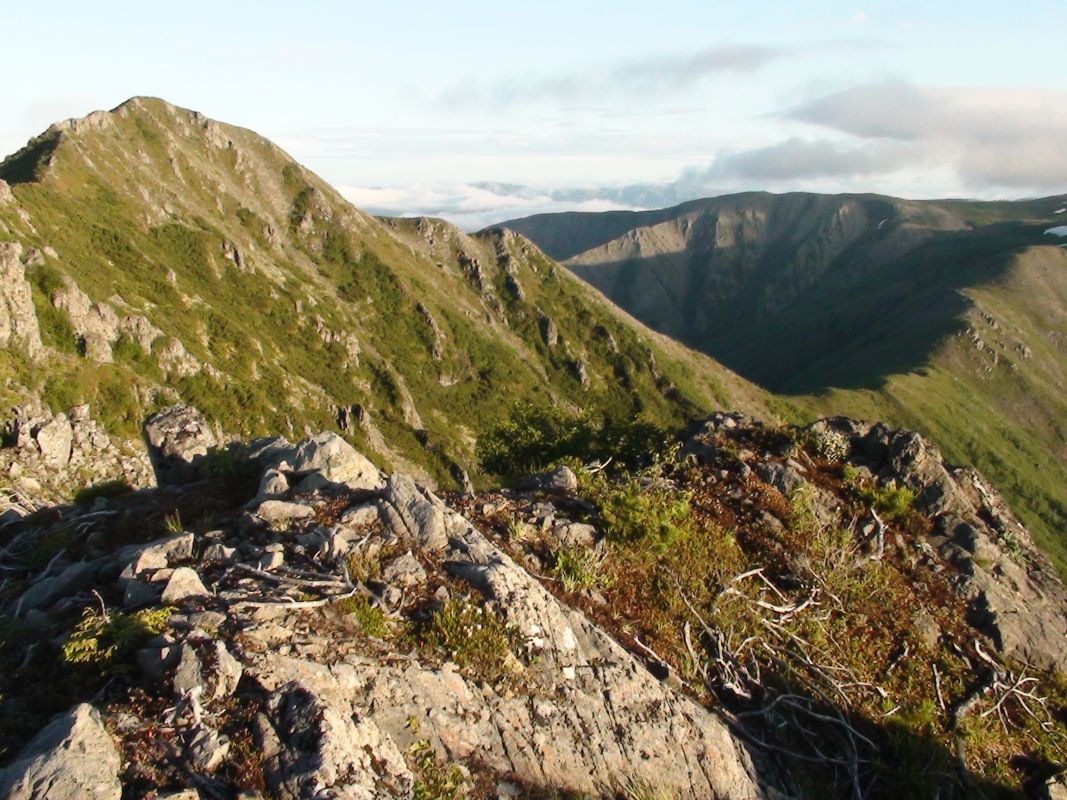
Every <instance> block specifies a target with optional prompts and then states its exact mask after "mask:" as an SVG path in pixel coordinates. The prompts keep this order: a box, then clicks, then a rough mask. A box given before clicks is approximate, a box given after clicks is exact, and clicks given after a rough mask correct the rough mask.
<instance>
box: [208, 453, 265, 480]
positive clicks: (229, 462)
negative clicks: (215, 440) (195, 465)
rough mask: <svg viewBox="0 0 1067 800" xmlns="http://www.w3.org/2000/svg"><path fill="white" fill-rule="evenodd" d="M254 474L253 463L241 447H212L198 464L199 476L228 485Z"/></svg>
mask: <svg viewBox="0 0 1067 800" xmlns="http://www.w3.org/2000/svg"><path fill="white" fill-rule="evenodd" d="M254 473H255V462H253V461H252V460H251V459H250V458H249V457H248V450H247V448H246V447H244V446H243V445H241V446H238V445H231V446H229V447H213V448H211V449H210V450H208V451H207V454H206V455H205V456H204V458H203V460H202V461H201V462H200V474H201V475H203V476H204V477H205V478H214V479H216V480H221V481H225V482H228V483H234V482H239V481H242V480H245V479H247V478H249V477H251V476H253V474H254Z"/></svg>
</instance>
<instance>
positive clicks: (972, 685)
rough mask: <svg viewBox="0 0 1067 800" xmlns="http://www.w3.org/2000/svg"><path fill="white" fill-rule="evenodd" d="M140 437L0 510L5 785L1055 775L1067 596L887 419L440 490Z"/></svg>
mask: <svg viewBox="0 0 1067 800" xmlns="http://www.w3.org/2000/svg"><path fill="white" fill-rule="evenodd" d="M82 414H83V412H82V411H75V412H74V413H73V414H72V415H70V416H71V417H74V418H80V416H81V415H82ZM66 419H68V418H60V423H59V424H62V423H63V422H64V421H65V420H66ZM55 424H57V423H56V422H55V421H54V420H53V421H51V422H44V423H43V424H37V425H36V426H34V425H30V426H29V430H30V431H33V430H36V431H37V433H36V434H33V433H31V434H29V435H28V436H27V437H21V438H20V437H16V439H14V440H13V441H12V444H11V445H10V446H9V447H8V448H7V449H6V451H5V452H14V453H25V452H27V450H28V448H31V447H37V448H38V449H39V450H41V455H40V457H41V458H44V455H43V453H44V451H46V450H48V448H49V444H48V443H50V442H51V439H50V437H49V436H48V435H45V436H43V437H42V436H41V434H40V431H42V430H48V429H49V427H50V426H52V425H55ZM83 424H84V423H83ZM15 425H16V428H17V429H18V430H25V429H26V426H25V423H22V422H20V421H18V420H16V423H15ZM78 438H79V437H78V436H75V437H73V439H78ZM144 438H145V441H146V442H147V443H148V454H149V457H150V461H151V464H152V465H153V466H154V467H155V473H154V475H155V477H156V478H157V481H156V482H155V485H150V486H146V487H145V488H141V489H132V488H128V489H127V490H126V491H124V492H120V493H111V494H108V493H104V494H98V495H97V496H95V497H92V498H85V499H83V501H82V502H81V503H77V504H72V503H56V504H52V505H46V504H45V503H44V501H43V499H42V503H41V507H39V508H38V510H37V511H35V512H34V513H32V514H29V515H27V516H25V517H18V518H15V517H11V518H9V519H8V520H6V523H7V524H5V525H4V526H3V527H2V528H0V537H2V539H0V541H2V543H3V550H2V555H0V558H2V563H0V566H2V567H3V570H4V578H5V579H4V582H3V586H2V595H0V601H2V603H3V617H2V622H3V627H2V632H3V636H4V647H3V650H2V656H0V658H2V660H0V681H2V683H0V693H2V694H0V703H2V711H3V713H2V715H0V718H2V719H3V724H2V726H0V757H2V758H3V761H4V763H5V765H6V766H5V767H4V769H3V770H2V771H0V786H2V787H3V790H4V793H5V796H8V797H13V798H79V797H98V798H114V799H115V800H118V799H119V798H125V797H159V798H162V797H168V798H183V800H193V798H229V797H241V798H245V800H250V798H254V797H260V798H267V797H269V798H294V799H295V798H310V797H321V798H325V797H337V798H341V797H345V798H377V797H415V798H459V797H500V798H513V797H530V798H549V797H553V798H555V797H630V798H646V797H647V798H661V797H664V798H665V797H671V798H709V797H714V798H738V799H741V798H744V799H746V800H756V798H776V799H777V798H791V797H854V796H863V797H890V796H901V795H903V796H909V797H942V798H944V797H960V798H962V797H976V796H985V797H1019V796H1023V793H1026V794H1025V796H1028V797H1042V798H1051V797H1061V796H1062V793H1063V791H1064V790H1065V787H1064V786H1063V785H1062V784H1060V783H1058V782H1057V781H1058V780H1059V779H1058V778H1057V777H1056V775H1057V770H1058V766H1057V765H1058V764H1059V763H1062V760H1063V758H1064V754H1065V751H1064V744H1065V741H1067V724H1065V722H1064V708H1065V703H1067V692H1065V691H1064V689H1063V686H1064V683H1063V679H1064V675H1065V674H1067V650H1065V648H1064V641H1065V636H1067V622H1065V620H1067V590H1065V588H1064V586H1063V584H1062V583H1061V582H1060V580H1059V578H1058V577H1057V575H1056V573H1055V570H1054V569H1053V568H1052V566H1051V564H1050V563H1049V561H1048V559H1047V558H1046V557H1045V556H1043V555H1042V554H1041V553H1040V552H1039V551H1038V550H1037V549H1036V548H1035V547H1034V545H1033V543H1032V541H1031V539H1030V536H1029V534H1028V533H1027V531H1026V530H1025V529H1024V528H1023V526H1021V525H1020V524H1019V522H1018V521H1017V520H1016V519H1015V517H1014V516H1013V515H1012V514H1011V512H1010V511H1009V510H1008V509H1007V507H1006V506H1005V505H1004V503H1003V501H1002V500H1001V499H1000V497H999V495H998V494H997V492H996V491H995V490H994V489H993V488H992V487H991V486H990V485H989V484H988V483H986V482H985V481H984V479H983V478H982V477H981V476H980V475H978V474H977V473H976V472H974V471H973V470H971V469H960V468H955V467H952V466H951V465H949V464H947V463H945V461H944V460H943V459H942V457H941V455H940V453H939V452H938V451H937V450H936V449H935V448H934V447H933V446H931V445H930V444H929V443H928V442H927V441H925V440H924V439H923V438H922V437H920V436H919V435H917V434H915V433H913V432H909V431H901V430H893V429H890V428H888V427H886V426H885V425H881V424H878V425H870V424H861V423H858V422H855V421H853V420H849V419H846V418H832V419H827V420H823V421H820V422H818V423H815V424H813V425H810V426H807V427H803V428H801V427H789V426H776V425H765V424H763V423H760V422H758V421H755V420H753V419H752V418H750V417H747V416H745V415H744V414H740V413H734V414H725V413H716V414H714V415H712V416H711V417H710V418H708V419H706V420H705V421H703V422H701V423H698V424H694V425H692V426H690V428H689V429H688V430H686V431H684V432H679V434H678V435H677V436H675V437H672V438H671V439H670V440H669V441H665V442H661V443H660V444H659V445H658V446H657V449H655V450H650V451H647V452H644V453H639V452H638V451H639V448H633V449H632V450H631V451H630V453H631V456H627V455H624V451H623V449H619V450H618V451H617V453H618V455H619V460H618V462H617V463H616V462H613V463H608V461H607V459H601V460H596V461H593V462H588V463H583V462H582V461H581V460H580V459H577V458H575V457H574V456H573V455H571V456H564V457H563V458H562V459H561V460H558V461H557V463H556V464H555V466H553V465H552V464H550V463H548V462H547V461H544V460H542V461H540V462H536V463H539V464H541V465H543V467H544V471H542V472H538V473H531V474H530V475H529V476H528V477H527V478H525V479H523V480H519V481H516V483H515V485H516V486H518V487H523V488H514V489H492V490H487V491H483V492H479V493H475V492H467V493H458V494H440V493H437V492H435V491H433V490H432V489H430V488H428V487H427V486H426V485H425V484H423V483H420V482H419V481H418V480H416V479H413V478H412V477H411V476H409V475H406V474H404V473H403V472H392V473H384V472H381V471H380V470H379V469H378V468H377V467H375V466H374V465H373V464H372V463H371V462H370V461H369V460H368V459H367V458H366V457H365V456H363V455H362V454H361V453H359V452H358V451H357V450H356V449H355V448H353V447H352V445H350V444H349V443H348V442H346V441H345V440H344V439H343V438H342V437H340V436H339V435H338V434H336V433H331V432H325V433H320V434H317V435H313V436H309V437H307V438H304V439H301V440H299V441H297V442H289V441H287V440H285V439H283V438H280V437H270V438H257V439H248V440H242V439H237V438H234V437H232V436H227V435H225V434H221V433H219V434H217V433H216V432H214V431H212V430H211V427H210V425H209V423H208V422H207V420H206V419H205V418H204V417H203V415H201V414H200V413H199V412H198V411H197V410H195V409H193V408H190V407H187V406H175V407H171V408H168V409H164V410H162V411H160V412H158V413H156V414H154V415H153V416H151V417H150V418H148V419H147V420H146V422H145V424H144ZM27 439H28V440H29V441H31V442H33V443H34V444H33V445H30V444H26V443H25V442H26V440H27ZM42 439H43V441H44V444H42ZM64 441H66V439H64ZM102 449H103V450H104V452H108V450H107V448H102ZM633 453H637V454H638V455H637V456H636V457H632V454H633ZM29 461H30V459H29V458H28V456H27V463H29ZM623 462H625V464H624V463H623ZM137 463H141V461H140V460H138V461H137ZM42 488H43V487H42ZM857 787H859V791H860V792H862V794H857Z"/></svg>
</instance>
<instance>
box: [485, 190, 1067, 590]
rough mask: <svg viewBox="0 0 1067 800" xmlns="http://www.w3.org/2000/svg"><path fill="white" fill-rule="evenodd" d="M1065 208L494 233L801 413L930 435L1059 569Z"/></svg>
mask: <svg viewBox="0 0 1067 800" xmlns="http://www.w3.org/2000/svg"><path fill="white" fill-rule="evenodd" d="M1063 206H1064V199H1063V198H1062V197H1053V198H1046V199H1042V200H1034V201H1026V202H1015V203H1010V202H996V203H981V202H968V201H908V200H899V199H896V198H890V197H881V196H875V195H838V196H826V195H811V194H786V195H771V194H766V193H749V194H742V195H732V196H727V197H720V198H712V199H709V200H700V201H694V202H691V203H686V204H684V205H681V206H677V207H675V208H671V209H664V210H661V211H650V212H639V213H633V212H611V213H607V214H601V215H597V214H561V215H544V216H540V217H530V218H528V219H524V220H513V221H510V222H507V223H504V225H505V226H506V227H508V228H510V229H513V230H516V231H518V232H521V233H523V234H524V235H527V236H529V237H530V238H532V239H533V240H534V241H535V242H538V243H539V244H541V245H542V246H543V247H544V248H545V249H546V252H549V253H551V254H553V255H555V256H556V257H561V258H566V261H565V264H566V266H567V267H568V268H570V269H571V270H573V271H574V272H575V273H576V274H577V275H579V276H581V277H582V278H584V279H586V280H588V281H589V282H590V283H592V284H593V285H594V286H596V287H598V288H600V289H601V290H602V291H603V292H604V293H605V294H606V295H607V296H608V297H610V298H611V299H612V300H614V301H615V302H617V303H619V304H620V305H621V306H623V307H624V308H626V309H627V310H628V311H630V312H631V313H633V314H634V315H635V316H636V317H638V318H639V319H641V320H642V321H644V322H645V323H647V324H649V325H650V326H652V327H653V328H656V329H657V330H660V331H662V332H664V333H667V334H669V335H671V336H673V337H675V338H677V339H678V340H679V341H682V342H685V343H686V344H689V345H691V346H693V347H696V348H699V349H701V350H702V351H703V352H706V353H708V354H710V355H712V356H713V357H715V358H716V359H718V360H720V361H722V362H723V363H724V364H726V365H728V366H729V367H731V368H732V369H734V370H736V371H737V372H738V373H740V374H741V375H743V376H744V377H747V378H748V379H750V380H752V381H754V382H756V383H758V384H760V385H761V386H763V387H765V388H767V389H769V390H772V391H775V392H779V393H781V394H784V395H787V396H788V397H789V398H790V399H791V400H792V401H793V402H795V403H796V404H797V405H799V406H802V407H804V408H806V409H807V413H808V414H811V415H819V414H825V413H847V414H849V415H852V416H860V417H866V418H868V419H887V420H891V421H893V422H894V423H895V424H899V425H904V426H908V427H913V428H915V429H918V430H921V431H923V432H925V433H927V434H928V435H930V436H931V437H932V438H933V439H934V440H935V441H937V442H938V444H939V445H940V446H941V447H942V448H943V449H944V450H945V452H946V453H947V454H948V455H949V456H950V457H951V458H952V459H955V460H956V461H957V462H958V463H961V464H972V465H976V466H979V467H980V468H981V469H983V470H984V471H985V472H986V473H987V474H989V475H990V477H991V478H992V479H993V480H994V481H995V482H996V483H997V485H998V486H1000V487H1002V489H1003V491H1004V492H1005V494H1006V496H1007V497H1009V499H1010V501H1011V502H1012V504H1013V506H1014V507H1015V509H1016V510H1017V512H1018V513H1019V514H1020V515H1021V516H1022V517H1023V518H1024V519H1025V521H1026V522H1027V524H1028V525H1029V526H1030V527H1031V529H1032V530H1033V531H1034V532H1035V535H1036V536H1037V537H1038V539H1039V541H1040V542H1041V544H1042V546H1044V547H1045V548H1047V549H1048V550H1049V552H1050V553H1052V554H1053V556H1054V557H1055V559H1056V561H1057V563H1058V564H1059V565H1060V568H1061V569H1065V568H1067V536H1065V535H1064V533H1063V531H1065V530H1067V489H1065V488H1064V487H1065V486H1067V447H1065V445H1064V442H1065V441H1067V437H1065V429H1067V406H1065V405H1064V400H1063V393H1062V387H1063V386H1064V385H1067V384H1065V383H1064V377H1065V375H1067V349H1065V345H1064V337H1065V336H1067V327H1065V323H1064V320H1065V319H1067V316H1065V313H1064V312H1065V311H1067V305H1065V303H1064V298H1065V297H1067V252H1065V251H1064V249H1063V248H1061V247H1059V246H1058V241H1057V240H1055V239H1054V237H1051V236H1048V235H1046V234H1045V233H1044V231H1045V230H1046V229H1047V228H1048V227H1049V226H1050V225H1053V224H1055V222H1056V221H1057V220H1059V219H1061V217H1059V216H1057V214H1056V212H1057V211H1059V210H1060V209H1062V208H1063ZM567 241H573V242H574V243H575V244H574V245H573V247H567V246H565V243H566V242H567ZM578 248H584V249H582V250H580V251H578Z"/></svg>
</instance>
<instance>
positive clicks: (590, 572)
mask: <svg viewBox="0 0 1067 800" xmlns="http://www.w3.org/2000/svg"><path fill="white" fill-rule="evenodd" d="M603 561H604V559H603V557H602V556H600V555H597V553H595V552H594V551H593V550H590V549H589V548H587V547H565V548H563V549H562V550H560V551H558V552H557V553H556V563H555V564H554V565H553V566H552V569H551V573H552V575H554V576H555V577H556V578H558V579H559V582H560V584H561V585H562V586H563V588H564V589H565V590H566V591H568V592H575V591H579V590H581V589H595V588H597V587H601V586H607V585H608V584H609V583H610V579H609V577H608V576H607V575H605V574H604V573H603V571H602V569H601V568H602V565H603Z"/></svg>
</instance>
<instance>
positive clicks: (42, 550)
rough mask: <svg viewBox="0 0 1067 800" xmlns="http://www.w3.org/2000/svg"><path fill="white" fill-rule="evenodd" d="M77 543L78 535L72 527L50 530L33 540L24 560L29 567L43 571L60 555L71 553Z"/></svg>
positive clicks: (64, 526)
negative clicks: (42, 569) (43, 568)
mask: <svg viewBox="0 0 1067 800" xmlns="http://www.w3.org/2000/svg"><path fill="white" fill-rule="evenodd" d="M77 541H78V535H77V533H76V532H75V530H74V529H73V528H72V527H69V526H67V525H59V526H56V527H53V528H50V529H48V530H47V531H45V532H44V533H43V534H41V535H40V536H37V537H36V538H35V539H33V541H32V543H31V544H30V547H29V549H28V550H27V551H26V553H25V554H24V555H23V556H22V560H23V562H24V563H25V564H26V565H27V566H30V567H35V568H37V569H41V568H42V567H44V566H45V565H46V564H48V562H50V561H51V560H52V559H53V558H55V557H56V556H57V555H59V554H60V553H64V552H69V551H70V550H71V548H72V547H74V545H75V544H76V543H77Z"/></svg>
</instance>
